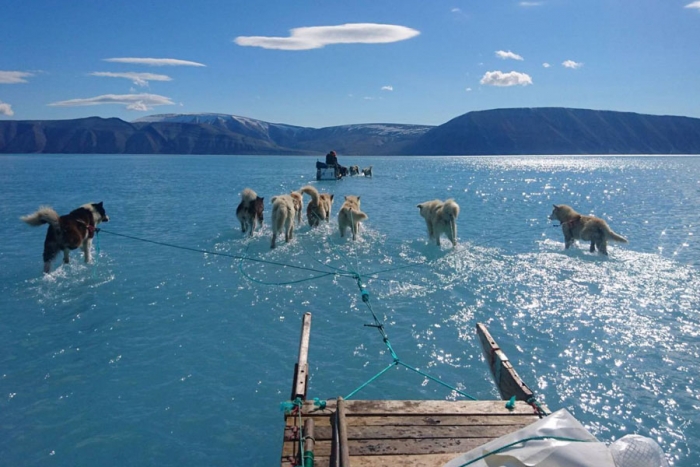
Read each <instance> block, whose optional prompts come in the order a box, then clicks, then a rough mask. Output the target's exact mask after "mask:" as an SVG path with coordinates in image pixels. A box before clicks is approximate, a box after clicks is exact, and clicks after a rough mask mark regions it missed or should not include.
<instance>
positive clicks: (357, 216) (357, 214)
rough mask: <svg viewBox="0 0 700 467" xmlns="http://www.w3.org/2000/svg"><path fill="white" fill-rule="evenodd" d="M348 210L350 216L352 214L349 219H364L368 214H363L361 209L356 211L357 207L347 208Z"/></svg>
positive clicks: (367, 217)
mask: <svg viewBox="0 0 700 467" xmlns="http://www.w3.org/2000/svg"><path fill="white" fill-rule="evenodd" d="M348 212H349V214H350V216H352V217H351V219H354V220H356V221H364V220H367V219H369V216H368V215H367V214H365V213H364V212H362V211H358V210H357V209H348Z"/></svg>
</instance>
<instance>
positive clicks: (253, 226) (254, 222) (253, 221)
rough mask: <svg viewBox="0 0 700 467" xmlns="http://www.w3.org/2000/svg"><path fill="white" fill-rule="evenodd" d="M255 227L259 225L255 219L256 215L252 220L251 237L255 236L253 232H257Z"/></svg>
mask: <svg viewBox="0 0 700 467" xmlns="http://www.w3.org/2000/svg"><path fill="white" fill-rule="evenodd" d="M255 227H257V220H256V219H255V216H253V218H252V219H251V220H250V232H249V233H248V236H249V237H252V236H253V232H255Z"/></svg>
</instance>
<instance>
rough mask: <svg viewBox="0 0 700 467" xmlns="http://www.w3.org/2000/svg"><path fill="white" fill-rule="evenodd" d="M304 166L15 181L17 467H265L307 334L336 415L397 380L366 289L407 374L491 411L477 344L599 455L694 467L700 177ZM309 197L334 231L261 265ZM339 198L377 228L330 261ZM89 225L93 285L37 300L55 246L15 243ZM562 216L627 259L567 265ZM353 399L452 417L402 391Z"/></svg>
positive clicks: (518, 167) (81, 159)
mask: <svg viewBox="0 0 700 467" xmlns="http://www.w3.org/2000/svg"><path fill="white" fill-rule="evenodd" d="M313 162H314V161H313V158H305V157H217V156H206V157H205V156H202V157H191V156H172V157H171V156H44V155H41V156H38V155H32V156H2V157H0V199H2V200H3V202H2V203H0V212H1V213H2V215H3V218H4V219H5V220H6V221H5V223H3V225H2V227H0V228H2V229H3V231H2V233H3V238H4V239H5V241H4V242H3V244H2V245H0V260H1V261H2V264H3V268H2V269H1V270H0V309H2V310H3V311H2V313H3V320H2V322H1V323H0V346H1V351H0V409H1V410H2V413H3V431H4V436H3V437H2V438H1V439H0V458H2V459H4V460H3V463H7V465H29V464H31V465H60V466H64V465H65V466H74V465H102V466H112V465H114V466H117V465H232V464H234V465H244V464H245V465H261V466H267V465H275V464H276V463H278V462H279V453H280V450H281V444H282V425H281V422H282V419H281V415H280V412H279V403H280V402H283V401H285V400H287V398H288V397H289V389H290V387H291V383H292V382H291V377H292V372H293V368H294V363H295V359H296V351H297V348H298V338H299V327H300V322H301V316H302V315H303V313H304V312H307V311H311V312H312V313H313V324H312V333H311V348H310V353H309V361H310V363H311V369H310V373H311V379H310V384H309V397H311V398H313V397H320V398H334V397H337V396H339V395H342V396H345V395H347V394H349V393H350V392H351V391H353V390H354V389H356V388H357V387H358V386H359V385H360V384H362V383H364V382H365V381H367V380H368V379H369V378H370V377H372V376H373V375H375V374H376V373H377V372H378V371H380V370H381V369H382V368H384V367H386V366H387V365H388V364H389V363H391V355H390V354H389V352H388V351H387V348H386V346H385V345H384V343H383V342H382V340H381V336H380V335H379V333H378V332H377V330H376V329H374V328H371V327H366V326H364V325H365V324H371V323H372V322H373V320H372V316H371V314H370V313H369V311H368V309H367V307H366V306H365V304H364V303H363V302H362V300H361V296H360V294H359V290H358V286H357V281H356V279H355V278H353V277H349V276H352V275H353V274H358V275H359V276H360V277H361V279H362V282H363V283H364V285H365V287H366V289H367V290H368V292H369V293H370V297H371V304H372V308H373V310H374V311H375V313H376V314H377V317H378V319H380V320H381V321H383V322H384V324H385V326H386V332H387V334H388V336H389V338H390V340H391V344H392V346H393V348H394V350H395V351H396V353H397V354H398V356H399V357H400V358H401V360H402V361H405V362H407V363H408V364H410V365H412V366H414V367H416V368H419V369H421V370H422V371H426V372H428V373H429V374H431V375H433V376H435V377H437V378H439V379H441V380H442V381H445V382H446V383H448V384H450V385H452V386H455V387H457V388H458V389H460V390H462V391H464V392H466V393H469V394H471V395H473V396H475V397H476V398H478V399H492V398H498V393H497V391H496V389H495V387H494V385H493V383H492V382H491V379H490V375H489V373H488V369H487V368H486V364H485V363H484V360H483V357H482V355H481V348H480V345H479V341H478V337H477V336H476V333H475V329H474V328H475V325H476V323H478V322H483V323H486V324H487V325H488V327H489V330H490V332H491V334H492V335H493V336H494V338H495V339H496V341H497V342H498V343H499V344H500V346H501V347H502V348H503V350H504V351H505V352H506V354H507V355H508V357H509V358H510V360H511V361H512V362H513V364H514V366H515V368H516V369H517V371H518V373H519V374H520V375H521V376H522V377H523V379H524V380H525V381H526V382H527V383H528V384H529V385H530V386H531V388H532V389H533V390H534V391H535V392H536V394H537V396H538V398H539V400H541V401H542V402H544V403H546V404H547V405H548V406H549V408H550V409H552V410H556V409H559V408H566V409H568V410H569V411H570V412H571V413H572V414H573V415H574V416H575V417H576V418H577V419H578V420H580V421H581V422H582V423H583V424H584V425H585V426H586V427H587V428H588V429H590V430H591V431H592V432H593V433H594V434H595V435H596V436H597V437H598V438H599V439H601V440H602V441H606V442H610V441H613V440H615V439H618V438H620V437H621V436H624V435H625V434H630V433H638V434H641V435H644V436H650V437H652V438H654V439H656V440H657V441H658V442H659V443H660V445H661V446H662V448H663V449H664V451H665V452H666V455H667V457H668V459H669V461H671V462H672V463H673V464H674V465H676V466H692V465H697V464H696V459H695V455H694V454H693V453H694V452H697V451H698V450H699V449H700V442H699V441H698V439H700V426H699V423H700V417H698V413H699V411H700V390H698V389H697V388H698V382H697V378H698V375H697V370H696V368H697V363H696V362H697V360H698V358H699V357H700V336H699V334H700V325H699V324H700V323H699V320H698V317H697V310H698V304H700V274H699V273H698V269H697V268H698V266H699V265H700V245H698V242H697V240H696V239H697V237H698V232H697V226H698V206H699V204H700V203H699V202H700V158H697V157H644V156H640V157H573V156H562V157H430V158H429V157H415V158H391V157H375V158H369V157H351V156H347V157H343V163H351V162H352V163H354V164H355V163H356V164H358V165H360V166H367V165H370V164H372V165H373V166H374V177H373V178H365V177H353V178H348V179H345V180H342V181H339V182H327V183H321V182H319V183H317V182H316V181H315V180H314V179H313V176H314V171H313ZM75 179H80V180H84V181H85V183H83V184H82V185H80V186H78V187H76V186H75V185H74V184H72V183H71V180H75ZM307 183H312V184H314V185H315V186H317V187H318V188H319V189H320V190H321V191H322V192H323V191H327V192H331V193H334V195H335V202H334V206H333V213H332V216H331V222H330V223H329V224H322V225H321V226H320V227H319V228H316V229H310V228H309V226H308V224H307V222H306V219H304V222H303V225H302V226H300V227H298V228H297V229H296V231H295V238H294V239H293V240H292V241H291V242H290V243H289V244H285V243H284V241H281V242H280V243H279V246H278V248H276V249H275V250H270V248H269V246H270V237H271V231H270V204H269V202H270V198H271V197H272V196H275V195H278V194H284V193H288V192H289V191H291V190H296V189H299V188H300V187H301V186H303V185H304V184H307ZM37 186H41V187H42V190H37V189H36V187H37ZM245 187H251V188H253V189H254V190H255V191H257V192H258V194H259V195H260V196H264V197H265V204H266V211H265V222H264V225H263V228H262V229H261V230H260V231H258V232H256V233H255V235H254V236H253V237H244V236H242V235H241V233H240V231H239V225H238V222H237V220H236V218H235V208H236V206H237V204H238V201H239V199H240V198H239V193H240V191H241V190H242V189H243V188H245ZM347 194H354V195H361V200H362V210H363V211H364V212H366V213H367V214H368V216H369V219H368V220H367V221H366V222H365V223H364V224H363V226H362V229H361V233H360V238H359V239H358V241H356V242H352V241H351V240H349V239H341V238H340V237H339V235H338V229H337V221H336V215H337V212H338V209H339V207H340V205H341V204H342V199H343V198H342V197H343V196H344V195H347ZM435 198H439V199H443V200H444V199H447V198H454V199H455V200H456V201H457V202H458V203H459V205H460V207H461V212H460V216H459V219H458V222H457V224H458V237H459V243H458V245H457V246H456V247H455V248H452V247H451V245H448V241H447V239H445V238H443V241H442V246H441V247H438V246H436V245H434V244H433V243H430V242H428V240H427V233H426V227H425V223H424V221H423V219H422V218H421V217H420V216H419V214H418V209H417V208H416V205H417V204H418V203H421V202H424V201H427V200H431V199H435ZM88 201H104V202H105V208H106V210H107V212H108V214H109V216H110V218H111V220H110V222H109V223H108V224H103V226H102V227H103V228H104V231H103V232H102V233H100V234H98V240H99V245H97V244H96V245H95V252H94V255H95V258H96V259H95V261H94V263H93V264H88V265H86V264H84V262H83V261H82V256H81V253H80V252H79V251H77V250H76V251H74V252H72V254H71V263H70V264H69V265H63V266H62V265H60V264H59V263H58V262H56V263H55V264H54V268H55V269H54V271H53V272H52V273H51V274H50V275H47V276H43V275H42V274H41V267H42V263H41V247H42V242H43V238H44V235H45V227H42V228H30V227H28V226H27V225H25V224H23V223H21V222H20V221H19V220H18V218H19V217H20V216H22V215H25V214H28V213H31V212H33V211H35V210H36V209H37V208H38V207H39V206H40V205H45V204H50V205H52V206H53V207H54V208H56V210H57V211H59V212H60V213H67V212H68V211H70V210H71V209H74V208H75V207H78V206H80V205H81V204H83V203H85V202H88ZM305 202H308V197H305ZM560 203H563V204H569V205H571V206H573V207H574V208H575V209H577V210H578V211H579V212H581V213H583V214H594V215H597V216H600V217H603V218H604V219H606V220H607V222H608V223H609V224H610V226H611V228H612V229H613V230H614V231H616V232H618V233H619V234H621V235H623V236H625V237H626V238H628V239H629V244H620V243H611V244H610V245H609V251H610V256H609V257H604V256H601V255H598V254H595V253H593V254H592V253H589V251H588V248H587V245H586V244H585V243H582V242H579V243H578V244H577V245H576V246H575V247H574V248H572V249H570V250H564V244H563V236H562V232H561V228H560V227H556V226H554V223H553V222H552V221H549V220H548V218H547V217H548V215H549V213H550V212H551V209H552V204H560ZM115 234H123V235H128V236H133V237H136V239H130V238H127V237H121V236H118V235H115ZM138 239H145V240H149V241H155V242H160V243H165V244H168V245H171V246H164V245H159V244H156V243H148V242H146V241H140V240H138ZM98 246H99V251H98ZM177 247H185V248H189V249H194V250H200V251H199V252H197V251H191V250H183V249H178V248H177ZM243 256H245V257H252V258H258V259H263V260H265V261H267V263H261V262H252V261H242V260H241V259H240V258H241V257H243ZM272 263H278V264H272ZM279 264H286V265H290V266H291V267H280V266H279ZM300 268H301V269H300ZM355 398H359V399H372V398H389V399H391V398H395V399H427V398H435V399H455V398H458V396H457V394H456V393H453V392H451V391H450V390H448V389H446V388H444V387H441V386H439V385H437V384H435V383H433V382H430V381H429V380H427V379H426V378H424V377H423V376H420V375H416V374H413V373H411V372H409V371H406V370H405V369H392V370H390V371H388V372H387V373H386V374H385V375H383V376H382V377H381V378H380V379H379V380H377V381H375V382H374V383H372V384H371V385H369V386H367V387H366V388H364V389H363V390H362V391H361V392H360V393H358V395H357V396H355ZM232 459H235V462H233V461H232Z"/></svg>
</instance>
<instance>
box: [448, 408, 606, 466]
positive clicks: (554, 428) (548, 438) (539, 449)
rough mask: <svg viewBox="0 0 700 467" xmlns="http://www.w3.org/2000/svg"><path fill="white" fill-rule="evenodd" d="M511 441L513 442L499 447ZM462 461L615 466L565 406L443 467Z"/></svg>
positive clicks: (501, 463)
mask: <svg viewBox="0 0 700 467" xmlns="http://www.w3.org/2000/svg"><path fill="white" fill-rule="evenodd" d="M532 438H536V439H532ZM542 438H544V439H542ZM562 438H566V439H573V440H579V441H564V440H562ZM525 440H528V441H525ZM512 443H516V444H513V445H512V446H510V447H508V448H505V449H503V448H504V447H505V446H508V445H510V444H512ZM490 453H492V454H490ZM483 456H485V457H483ZM480 457H483V458H482V459H479V458H480ZM475 459H479V460H476V461H475ZM470 462H471V463H470ZM465 464H468V465H469V466H470V467H615V462H614V461H613V458H612V454H611V453H610V450H609V449H608V447H607V446H606V445H605V443H601V442H599V441H598V440H597V439H596V437H595V436H593V435H592V434H590V433H589V432H588V430H586V428H584V426H583V425H581V423H580V422H579V421H578V420H576V419H575V418H574V417H573V416H572V415H571V414H570V413H569V412H568V411H567V410H566V409H561V410H558V411H557V412H554V413H552V414H551V415H549V416H547V417H545V418H543V419H542V420H539V421H537V422H535V423H533V424H531V425H528V426H526V427H525V428H522V429H520V430H518V431H515V432H513V433H510V434H508V435H505V436H502V437H500V438H498V439H495V440H493V441H491V442H489V443H486V444H484V445H483V446H479V447H478V448H476V449H472V450H471V451H469V452H468V453H466V454H462V455H461V456H459V457H457V458H455V459H452V460H451V461H450V462H448V463H447V464H445V465H444V466H443V467H461V466H464V465H465Z"/></svg>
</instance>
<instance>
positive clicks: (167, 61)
mask: <svg viewBox="0 0 700 467" xmlns="http://www.w3.org/2000/svg"><path fill="white" fill-rule="evenodd" d="M103 60H104V61H105V62H112V63H129V64H133V65H149V66H206V65H205V64H203V63H199V62H190V61H189V60H178V59H177V58H135V57H122V58H105V59H103Z"/></svg>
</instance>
